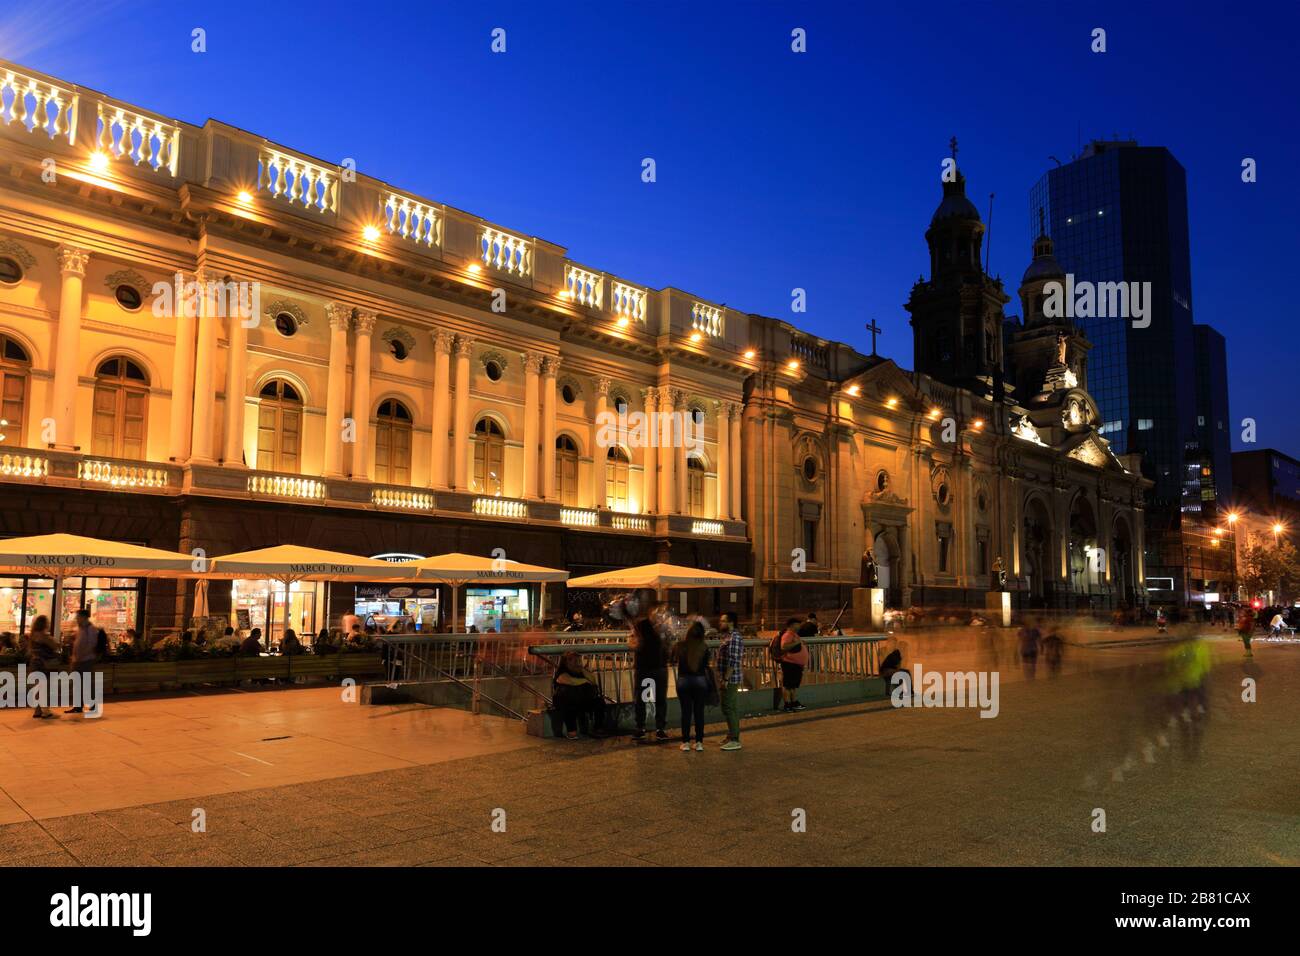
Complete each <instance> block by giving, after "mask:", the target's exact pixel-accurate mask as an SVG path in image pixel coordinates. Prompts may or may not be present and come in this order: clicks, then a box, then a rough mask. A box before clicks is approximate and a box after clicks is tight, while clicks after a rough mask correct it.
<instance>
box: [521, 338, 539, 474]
mask: <svg viewBox="0 0 1300 956" xmlns="http://www.w3.org/2000/svg"><path fill="white" fill-rule="evenodd" d="M541 371H542V355H541V353H539V352H528V353H527V354H525V355H524V497H525V498H530V499H531V498H536V497H537V446H538V444H539V440H538V432H540V431H541V424H542V423H541V415H540V413H539V412H538V408H537V406H538V400H537V399H538V395H537V391H538V381H537V377H538V375H539V374H541Z"/></svg>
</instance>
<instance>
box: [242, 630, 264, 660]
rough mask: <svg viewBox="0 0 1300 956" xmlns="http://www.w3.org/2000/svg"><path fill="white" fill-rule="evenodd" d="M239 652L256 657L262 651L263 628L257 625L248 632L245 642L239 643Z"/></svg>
mask: <svg viewBox="0 0 1300 956" xmlns="http://www.w3.org/2000/svg"><path fill="white" fill-rule="evenodd" d="M239 653H241V654H243V655H244V656H245V657H256V656H257V655H259V654H261V653H262V629H261V628H260V627H255V628H253V629H252V630H251V631H249V632H248V637H246V638H244V643H242V644H240V645H239Z"/></svg>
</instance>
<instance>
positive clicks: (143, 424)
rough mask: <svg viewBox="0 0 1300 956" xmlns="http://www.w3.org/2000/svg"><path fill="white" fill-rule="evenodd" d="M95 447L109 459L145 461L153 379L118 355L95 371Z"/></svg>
mask: <svg viewBox="0 0 1300 956" xmlns="http://www.w3.org/2000/svg"><path fill="white" fill-rule="evenodd" d="M93 407H94V419H93V422H92V425H91V439H92V441H91V448H92V451H93V453H94V454H96V455H104V456H106V457H109V458H129V459H133V460H135V461H143V460H144V454H145V436H146V434H147V432H146V429H147V426H148V421H147V418H148V411H149V378H148V376H147V375H145V373H144V371H143V370H142V369H141V368H140V366H139V365H137V364H136V363H135V362H133V361H131V360H130V359H127V358H123V357H122V356H115V357H113V358H110V359H107V360H105V361H103V362H101V363H100V364H99V368H98V369H96V370H95V395H94V406H93Z"/></svg>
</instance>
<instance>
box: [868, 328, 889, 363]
mask: <svg viewBox="0 0 1300 956" xmlns="http://www.w3.org/2000/svg"><path fill="white" fill-rule="evenodd" d="M867 331H868V332H870V333H871V354H872V355H873V356H874V355H875V354H876V336H877V335H879V334H880V333H881V332H883V331H885V330H884V329H882V328H881V327H880V326H878V325H876V320H875V319H872V320H871V321H870V322H868V323H867Z"/></svg>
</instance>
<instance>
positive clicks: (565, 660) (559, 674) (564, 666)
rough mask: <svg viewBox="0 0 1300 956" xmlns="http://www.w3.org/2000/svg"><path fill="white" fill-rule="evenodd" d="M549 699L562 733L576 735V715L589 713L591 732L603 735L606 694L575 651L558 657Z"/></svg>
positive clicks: (572, 738) (572, 736)
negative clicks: (558, 719)
mask: <svg viewBox="0 0 1300 956" xmlns="http://www.w3.org/2000/svg"><path fill="white" fill-rule="evenodd" d="M551 701H552V705H553V706H554V708H555V712H556V713H557V714H559V715H560V719H561V720H562V721H563V723H564V732H565V736H566V737H568V738H569V739H570V740H576V739H577V738H578V718H579V717H580V716H583V715H590V717H591V724H590V727H591V731H590V732H591V736H593V737H599V736H601V735H602V734H601V727H602V726H603V725H604V723H605V698H604V695H603V694H601V692H600V684H599V682H597V680H596V675H595V674H593V673H592V672H591V671H590V670H588V669H587V668H585V667H583V666H582V658H581V657H579V656H578V653H577V651H568V652H567V653H565V654H564V655H563V656H562V657H561V658H560V663H559V665H558V666H557V667H556V668H555V679H554V681H553V682H552V684H551Z"/></svg>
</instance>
